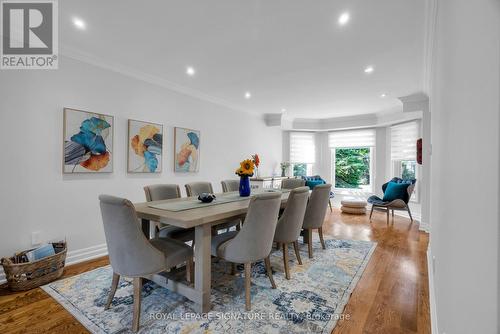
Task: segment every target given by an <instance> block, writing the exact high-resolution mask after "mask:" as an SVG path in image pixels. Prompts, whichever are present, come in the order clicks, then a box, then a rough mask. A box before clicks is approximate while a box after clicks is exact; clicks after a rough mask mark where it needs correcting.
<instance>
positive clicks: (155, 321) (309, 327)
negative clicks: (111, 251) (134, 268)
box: [43, 238, 376, 334]
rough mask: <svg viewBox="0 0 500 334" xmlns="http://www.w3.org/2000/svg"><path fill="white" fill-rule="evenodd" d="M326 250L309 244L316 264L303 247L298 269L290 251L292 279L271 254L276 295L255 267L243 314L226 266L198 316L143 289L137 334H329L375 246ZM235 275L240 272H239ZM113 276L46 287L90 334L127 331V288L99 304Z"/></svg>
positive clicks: (345, 244) (342, 244)
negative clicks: (108, 304) (204, 311)
mask: <svg viewBox="0 0 500 334" xmlns="http://www.w3.org/2000/svg"><path fill="white" fill-rule="evenodd" d="M325 242H326V249H325V250H323V249H322V248H321V245H320V243H319V240H318V239H317V238H315V239H313V250H314V258H313V259H309V258H308V256H307V245H304V244H300V253H301V257H302V262H303V264H302V265H299V264H298V263H297V260H296V258H295V256H294V253H293V247H290V253H289V259H290V269H291V271H290V272H291V279H290V280H287V279H285V277H284V272H283V258H282V252H281V251H278V250H273V252H272V254H271V265H272V267H273V273H274V279H275V282H276V285H277V289H271V284H270V282H269V279H268V277H267V275H266V271H265V267H264V263H263V262H259V263H256V264H255V265H253V266H252V286H251V296H252V299H251V300H252V310H251V311H249V312H246V311H245V289H244V280H243V277H242V275H241V271H239V272H237V273H236V276H233V275H231V274H230V271H229V270H226V268H227V264H226V263H225V262H223V261H222V260H221V261H217V262H215V263H213V266H212V297H211V302H212V310H211V311H210V312H209V313H207V314H201V315H200V314H197V313H195V311H194V310H193V303H192V302H191V301H189V300H188V299H186V298H185V297H183V296H181V295H179V294H177V293H175V292H171V291H169V290H167V289H165V288H162V287H160V286H158V285H156V284H154V283H152V282H148V283H146V284H144V286H143V290H142V304H141V323H140V330H139V332H140V333H330V332H331V331H332V330H333V328H334V327H335V325H336V323H337V321H338V320H339V319H341V318H345V319H346V320H349V317H350V315H348V314H343V313H342V312H343V310H344V307H345V305H346V304H347V302H348V300H349V297H350V295H351V293H352V291H353V290H354V288H355V286H356V284H357V282H358V280H359V278H360V277H361V275H362V273H363V271H364V269H365V267H366V265H367V264H368V261H369V260H370V257H371V255H372V253H373V251H374V250H375V247H376V243H373V242H369V241H355V240H336V239H326V240H325ZM238 269H242V268H241V267H240V268H238ZM111 278H112V270H111V267H110V266H106V267H101V268H98V269H95V270H92V271H89V272H85V273H83V274H80V275H77V276H73V277H69V278H66V279H62V280H59V281H56V282H53V283H50V284H48V285H46V286H44V287H43V289H44V290H45V291H46V292H47V293H48V294H49V295H50V296H52V297H53V298H54V299H56V300H57V301H58V302H59V303H60V304H61V305H62V306H63V307H64V308H65V309H66V310H68V311H69V312H70V313H71V314H72V315H73V316H74V317H75V318H76V319H77V320H78V321H79V322H80V323H82V324H83V325H84V326H85V327H86V328H87V329H88V330H89V331H90V332H92V333H99V334H104V333H105V334H112V333H131V323H132V304H133V297H132V283H131V281H130V280H124V279H121V280H120V284H119V287H118V290H117V291H116V294H115V298H114V300H113V303H112V306H111V308H110V309H109V310H104V305H105V303H106V300H107V296H108V293H109V290H110V285H111Z"/></svg>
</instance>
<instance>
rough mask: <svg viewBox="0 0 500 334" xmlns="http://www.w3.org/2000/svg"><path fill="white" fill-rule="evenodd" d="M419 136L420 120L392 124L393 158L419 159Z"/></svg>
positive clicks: (401, 159) (402, 159)
mask: <svg viewBox="0 0 500 334" xmlns="http://www.w3.org/2000/svg"><path fill="white" fill-rule="evenodd" d="M418 138H420V122H418V121H413V122H408V123H402V124H397V125H393V126H391V160H393V161H396V160H397V161H415V160H417V139H418Z"/></svg>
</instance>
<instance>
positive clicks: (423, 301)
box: [0, 209, 431, 334]
mask: <svg viewBox="0 0 500 334" xmlns="http://www.w3.org/2000/svg"><path fill="white" fill-rule="evenodd" d="M324 233H325V234H329V235H333V236H335V237H337V238H343V239H356V240H372V241H376V242H377V243H378V247H377V248H376V250H375V252H374V254H373V256H372V258H371V260H370V262H369V264H368V266H367V267H366V270H365V272H364V274H363V276H362V278H361V279H360V281H359V283H358V285H357V286H356V289H355V290H354V292H353V294H352V296H351V298H350V300H349V303H348V304H347V306H346V308H345V310H344V315H345V317H346V319H344V320H340V321H339V322H338V323H337V327H336V328H335V330H334V331H333V333H334V334H340V333H356V334H357V333H430V332H431V330H430V313H429V287H428V280H427V260H426V251H427V243H428V234H426V233H423V232H419V231H418V226H417V224H412V225H410V223H409V220H408V219H406V218H402V217H398V216H396V217H395V222H394V225H392V222H391V225H387V224H386V221H385V214H384V213H374V214H373V222H372V223H371V224H370V223H369V221H368V215H366V216H354V215H346V214H341V213H340V211H339V210H337V209H334V212H333V213H332V214H330V213H328V216H327V221H326V222H325V225H324ZM106 264H108V260H107V258H100V259H96V260H93V261H89V262H84V263H80V264H77V265H73V266H68V267H67V268H66V270H65V273H64V277H68V276H72V275H76V274H79V273H82V272H85V271H88V270H91V269H94V268H97V267H100V266H104V265H106ZM347 316H348V317H349V318H348V319H347ZM0 333H2V334H6V333H87V330H86V329H85V328H84V327H83V326H82V325H81V324H80V323H79V322H78V321H76V320H75V319H74V318H73V316H71V315H70V314H69V313H68V312H67V311H66V310H65V309H64V308H63V307H62V306H60V305H59V304H58V303H57V302H56V301H55V300H53V299H52V298H51V297H49V296H48V295H47V294H46V293H45V292H44V291H42V290H41V289H34V290H31V291H28V292H23V293H11V292H9V291H8V290H7V289H6V288H5V286H2V287H0Z"/></svg>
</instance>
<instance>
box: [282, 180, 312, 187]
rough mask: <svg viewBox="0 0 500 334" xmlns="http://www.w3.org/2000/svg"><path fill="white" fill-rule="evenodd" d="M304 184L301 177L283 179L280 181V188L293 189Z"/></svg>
mask: <svg viewBox="0 0 500 334" xmlns="http://www.w3.org/2000/svg"><path fill="white" fill-rule="evenodd" d="M305 185H306V180H303V179H284V180H282V181H281V189H295V188H299V187H303V186H305Z"/></svg>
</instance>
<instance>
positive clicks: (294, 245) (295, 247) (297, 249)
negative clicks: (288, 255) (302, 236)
mask: <svg viewBox="0 0 500 334" xmlns="http://www.w3.org/2000/svg"><path fill="white" fill-rule="evenodd" d="M293 248H294V249H295V256H296V257H297V261H298V262H299V264H300V265H302V259H301V258H300V252H299V242H298V241H297V240H295V241H294V242H293Z"/></svg>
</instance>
